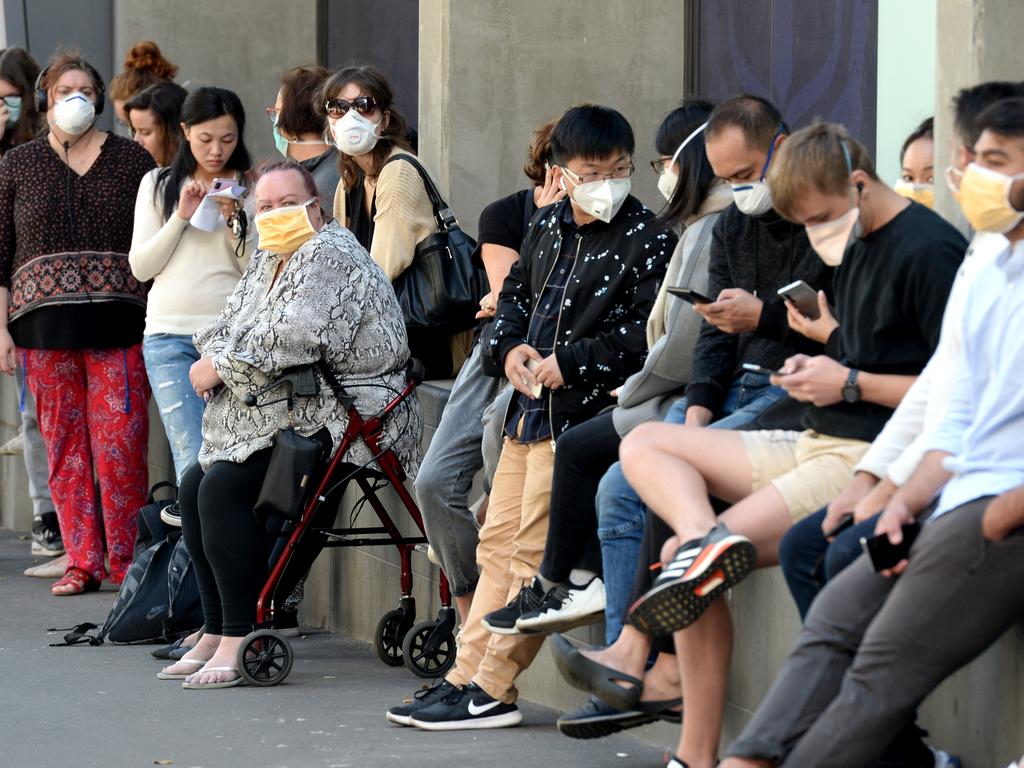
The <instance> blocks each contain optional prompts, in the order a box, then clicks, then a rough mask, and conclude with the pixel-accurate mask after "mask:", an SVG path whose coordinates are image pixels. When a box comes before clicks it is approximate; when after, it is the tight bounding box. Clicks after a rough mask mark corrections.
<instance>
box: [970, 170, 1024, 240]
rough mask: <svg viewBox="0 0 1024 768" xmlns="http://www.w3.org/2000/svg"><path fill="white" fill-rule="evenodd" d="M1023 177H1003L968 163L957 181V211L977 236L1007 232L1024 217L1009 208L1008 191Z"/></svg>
mask: <svg viewBox="0 0 1024 768" xmlns="http://www.w3.org/2000/svg"><path fill="white" fill-rule="evenodd" d="M1020 178H1024V174H1017V175H1016V176H1007V175H1006V174H1005V173H1000V172H999V171H994V170H992V169H991V168H984V167H982V166H980V165H978V164H977V163H971V164H970V165H968V166H967V170H966V171H964V176H963V179H962V180H961V181H960V198H959V202H960V208H961V209H962V210H963V212H964V216H966V217H967V221H969V222H970V224H971V226H972V227H974V229H976V230H978V231H980V232H998V233H1000V234H1001V233H1003V232H1009V231H1010V230H1011V229H1013V228H1014V227H1016V226H1017V225H1018V224H1019V223H1020V222H1021V220H1022V219H1024V213H1022V212H1020V211H1018V210H1016V209H1014V207H1013V206H1012V205H1010V187H1011V186H1013V182H1014V181H1015V180H1017V179H1020Z"/></svg>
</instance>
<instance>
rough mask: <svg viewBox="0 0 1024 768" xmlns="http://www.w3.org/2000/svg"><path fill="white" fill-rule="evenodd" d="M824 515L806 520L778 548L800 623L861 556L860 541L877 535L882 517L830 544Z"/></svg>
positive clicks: (861, 523) (864, 522) (866, 522)
mask: <svg viewBox="0 0 1024 768" xmlns="http://www.w3.org/2000/svg"><path fill="white" fill-rule="evenodd" d="M825 511H826V510H824V509H822V510H819V511H817V512H815V513H814V514H813V515H808V516H807V517H805V518H804V519H803V520H801V521H800V522H799V523H797V524H796V525H794V526H793V527H792V528H790V529H789V530H788V531H787V532H786V535H785V536H783V537H782V542H781V543H780V544H779V565H780V566H782V575H783V576H785V577H786V586H788V587H789V593H790V594H791V595H793V600H794V601H795V602H796V608H797V610H798V611H800V618H801V619H803V618H805V617H806V616H807V611H809V610H810V609H811V603H813V602H814V598H815V597H817V596H818V593H819V592H820V591H821V590H822V588H824V586H825V583H826V582H828V581H830V580H831V579H832V577H833V576H835V575H836V574H838V573H839V572H840V571H842V570H843V569H844V568H845V567H846V566H848V565H849V564H850V563H852V562H853V561H854V560H856V559H857V558H858V557H860V556H861V554H862V550H861V548H860V539H861V537H862V536H864V537H870V536H871V535H872V534H873V533H874V532H875V523H876V522H877V521H878V517H879V516H878V515H875V516H874V517H869V518H868V519H867V520H864V521H863V522H860V523H857V524H856V525H854V526H852V527H851V528H847V529H846V530H845V531H843V532H842V533H840V534H839V535H838V536H836V537H835V539H833V540H832V542H829V541H828V539H826V538H825V535H824V533H822V530H821V523H822V521H823V520H824V519H825Z"/></svg>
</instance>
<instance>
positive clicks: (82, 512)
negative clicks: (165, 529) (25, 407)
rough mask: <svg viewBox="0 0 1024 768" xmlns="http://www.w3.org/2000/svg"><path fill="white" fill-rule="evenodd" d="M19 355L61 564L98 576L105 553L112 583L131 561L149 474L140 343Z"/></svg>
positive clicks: (29, 351) (31, 351)
mask: <svg viewBox="0 0 1024 768" xmlns="http://www.w3.org/2000/svg"><path fill="white" fill-rule="evenodd" d="M24 352H25V362H26V365H25V371H26V377H27V380H28V385H29V388H30V389H31V390H32V396H33V397H35V399H36V413H37V415H38V417H39V431H40V432H41V433H42V435H43V441H44V442H45V443H46V454H47V457H48V458H49V461H50V493H51V494H52V495H53V503H54V506H55V507H56V508H57V518H58V520H59V521H60V531H61V535H62V536H63V538H64V547H65V549H66V550H67V553H68V565H69V566H70V567H74V568H81V569H82V570H83V571H86V572H87V573H89V574H90V575H91V576H93V578H96V579H100V580H102V579H103V578H105V577H106V575H107V574H106V569H105V568H104V564H103V556H104V551H105V552H106V554H107V556H108V557H109V560H110V577H111V580H113V581H114V582H118V583H119V582H120V581H121V580H122V579H123V578H124V574H125V571H126V570H127V569H128V566H129V565H131V560H132V547H133V546H134V544H135V533H136V526H137V515H138V511H139V509H140V508H141V507H142V506H143V505H144V504H145V503H146V485H147V483H148V479H149V478H148V469H147V456H146V453H147V445H148V439H149V412H148V408H149V382H148V380H147V378H146V367H145V364H144V363H143V361H142V345H141V344H136V345H135V346H133V347H127V348H123V349H122V348H117V349H81V350H79V349H26V350H24ZM94 476H95V478H96V479H98V481H99V487H100V506H101V508H102V510H103V511H102V519H101V513H100V509H99V508H98V507H97V504H96V486H95V483H94ZM104 537H105V539H106V541H105V542H104ZM104 544H105V545H106V546H104Z"/></svg>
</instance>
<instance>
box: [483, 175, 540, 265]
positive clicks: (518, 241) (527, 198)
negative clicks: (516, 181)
mask: <svg viewBox="0 0 1024 768" xmlns="http://www.w3.org/2000/svg"><path fill="white" fill-rule="evenodd" d="M536 210H537V207H536V206H535V205H534V203H533V188H530V189H521V190H519V191H518V192H515V193H513V194H511V195H509V196H508V197H503V198H501V199H500V200H495V201H494V202H493V203H491V204H490V205H488V206H487V207H486V208H484V209H483V211H482V212H481V213H480V225H479V226H478V227H477V232H478V235H477V238H476V241H477V244H478V245H477V249H476V251H475V252H474V253H473V261H474V262H475V263H476V264H477V266H480V267H482V266H483V262H482V260H481V259H480V247H479V246H481V245H483V244H484V243H491V244H493V245H503V246H505V247H506V248H511V249H512V250H514V251H515V252H516V253H518V252H519V248H520V247H521V246H522V244H523V239H524V238H525V237H526V228H527V227H528V226H529V224H530V217H532V216H533V214H534V212H535V211H536Z"/></svg>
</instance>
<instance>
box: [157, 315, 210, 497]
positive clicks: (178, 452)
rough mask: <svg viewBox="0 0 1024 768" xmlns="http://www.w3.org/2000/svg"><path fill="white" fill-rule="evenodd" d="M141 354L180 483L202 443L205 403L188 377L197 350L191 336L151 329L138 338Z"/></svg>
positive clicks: (193, 461) (194, 461) (196, 358)
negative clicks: (140, 341) (145, 334)
mask: <svg viewBox="0 0 1024 768" xmlns="http://www.w3.org/2000/svg"><path fill="white" fill-rule="evenodd" d="M142 358H143V360H145V361H146V375H147V376H149V386H150V387H151V388H152V390H153V398H154V399H155V400H156V405H157V408H158V409H159V410H160V421H161V423H162V424H163V425H164V432H166V433H167V440H168V441H169V442H170V444H171V457H172V458H173V459H174V474H175V475H176V476H177V478H178V482H179V483H180V482H181V478H182V476H183V475H184V474H185V470H186V469H188V468H189V467H190V466H192V465H193V464H195V463H196V460H197V459H198V458H199V449H200V448H201V447H202V445H203V408H204V406H205V403H203V401H202V398H200V397H199V395H197V394H196V393H195V390H194V389H192V383H191V382H190V381H189V380H188V370H189V368H191V367H192V364H193V363H194V362H196V361H197V360H199V353H198V352H197V351H196V348H195V346H193V344H192V337H191V336H184V335H178V334H173V333H153V334H149V335H147V336H143V338H142Z"/></svg>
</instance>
